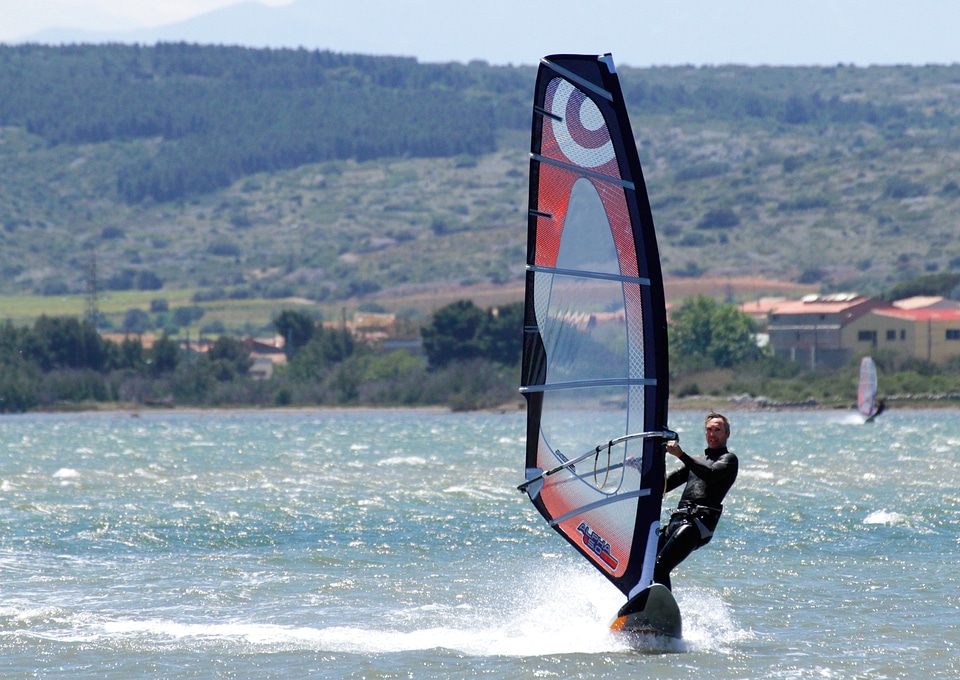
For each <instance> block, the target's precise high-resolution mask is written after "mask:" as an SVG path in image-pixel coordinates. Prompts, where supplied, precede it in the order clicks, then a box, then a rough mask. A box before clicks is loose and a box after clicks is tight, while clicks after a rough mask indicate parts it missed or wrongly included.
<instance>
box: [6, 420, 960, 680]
mask: <svg viewBox="0 0 960 680" xmlns="http://www.w3.org/2000/svg"><path fill="white" fill-rule="evenodd" d="M731 415H732V418H733V435H732V437H731V439H730V446H731V449H733V450H734V451H736V452H737V453H738V454H739V456H740V459H741V474H740V479H739V480H738V482H737V484H736V486H735V487H734V489H733V491H732V492H731V495H730V497H729V500H728V503H727V511H726V514H725V517H724V519H723V521H722V522H721V525H720V529H719V530H718V533H717V537H716V538H715V539H714V541H713V543H711V544H710V545H709V546H707V547H706V548H704V549H703V550H701V551H698V552H697V553H695V554H694V555H693V556H692V557H691V558H690V559H689V560H687V562H685V563H684V564H683V565H681V567H680V568H678V569H677V571H675V572H674V588H675V593H676V595H677V599H678V601H679V603H680V607H681V610H682V611H683V613H684V626H685V637H686V640H685V642H684V646H683V648H682V650H681V653H676V654H652V653H642V652H638V651H637V650H634V649H631V648H629V647H628V646H626V645H624V644H623V642H622V641H621V640H620V639H618V638H617V637H615V636H613V635H611V634H609V633H608V631H607V624H608V623H609V621H610V619H611V618H612V617H613V615H614V614H615V612H616V610H617V609H618V608H619V607H620V605H621V604H623V601H624V598H623V596H621V595H620V593H619V592H618V591H617V590H616V589H615V588H613V586H611V585H609V584H608V583H607V581H606V580H605V579H603V578H602V577H601V576H600V575H599V574H598V573H597V572H595V571H594V570H593V569H592V568H591V567H589V566H588V565H587V564H586V563H585V562H583V561H582V560H581V559H580V558H579V557H578V556H576V555H575V554H574V553H573V550H572V549H571V548H569V547H568V546H567V545H566V544H565V543H564V542H563V541H562V540H561V539H560V538H559V536H557V535H556V534H554V533H553V531H552V530H550V529H549V528H548V527H547V526H546V524H545V523H544V522H543V521H542V519H541V518H540V517H539V515H537V513H536V512H535V510H534V509H533V507H532V506H531V505H530V504H529V503H528V502H527V500H526V497H525V496H523V495H521V494H520V493H518V492H517V491H516V490H515V488H514V487H515V485H516V484H517V483H519V482H520V481H521V479H522V451H523V441H522V438H523V429H524V428H523V416H522V415H520V414H508V415H496V414H466V415H462V414H443V413H422V412H289V413H284V412H267V413H215V414H214V413H211V414H192V413H178V412H163V413H144V414H142V415H140V416H139V417H132V416H131V415H130V414H123V413H113V414H79V415H78V414H72V415H25V416H4V417H2V418H0V676H2V677H3V678H32V677H43V678H61V677H62V678H134V677H136V678H140V677H156V678H194V677H195V678H462V677H480V676H482V677H489V678H636V677H660V678H710V679H714V680H716V679H724V678H761V677H762V678H844V679H846V678H956V677H960V567H958V566H957V564H956V555H957V553H958V548H960V417H958V414H957V412H956V411H918V412H897V411H893V412H888V413H885V414H884V415H883V416H882V417H881V418H880V419H879V420H878V422H877V423H875V424H873V425H870V426H867V425H864V424H863V423H862V418H861V417H859V416H858V415H855V414H853V413H844V412H794V413H760V414H758V413H733V414H731ZM701 418H702V415H701V414H696V413H689V414H688V413H679V414H676V415H674V416H673V417H672V420H671V424H672V426H673V427H674V428H676V429H678V430H679V431H680V433H681V437H682V440H683V442H684V444H685V445H686V447H687V448H688V450H689V449H690V448H691V447H696V446H699V445H700V444H701V442H702V434H701V432H700V431H701ZM670 500H671V501H675V498H671V499H670Z"/></svg>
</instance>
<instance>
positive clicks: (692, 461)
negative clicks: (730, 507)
mask: <svg viewBox="0 0 960 680" xmlns="http://www.w3.org/2000/svg"><path fill="white" fill-rule="evenodd" d="M680 461H681V462H682V463H683V467H682V468H680V469H678V470H674V471H673V472H671V473H670V474H669V475H668V476H667V488H666V490H667V491H671V490H673V489H676V488H677V487H678V486H680V485H681V484H683V483H684V482H686V484H687V485H686V487H684V489H683V495H681V496H680V503H679V504H678V505H677V510H676V512H674V513H673V515H671V517H670V522H669V524H667V527H666V529H664V530H663V532H662V533H661V534H660V542H659V545H658V547H657V565H656V567H655V568H654V571H653V580H654V581H656V582H657V583H662V584H663V585H665V586H666V587H667V588H669V587H670V572H671V571H672V570H673V568H674V567H676V566H677V565H678V564H680V563H681V562H682V561H683V560H684V559H686V557H687V556H688V555H689V554H690V553H692V552H693V551H694V550H696V549H697V548H700V547H702V546H705V545H706V544H707V543H708V542H709V541H710V539H711V538H712V537H713V532H714V530H715V529H716V528H717V522H719V521H720V514H721V513H722V512H723V497H724V496H726V495H727V491H729V490H730V487H731V486H733V482H734V480H736V478H737V469H738V466H739V463H738V461H737V457H736V456H735V455H734V454H732V453H730V452H729V451H727V449H726V447H724V448H722V449H706V450H705V451H704V455H703V456H702V457H700V456H697V457H694V456H689V455H687V454H686V453H684V454H682V455H681V456H680Z"/></svg>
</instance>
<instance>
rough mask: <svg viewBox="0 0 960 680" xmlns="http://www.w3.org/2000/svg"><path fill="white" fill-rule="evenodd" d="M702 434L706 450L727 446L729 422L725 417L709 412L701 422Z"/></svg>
mask: <svg viewBox="0 0 960 680" xmlns="http://www.w3.org/2000/svg"><path fill="white" fill-rule="evenodd" d="M703 428H704V433H705V435H706V438H707V448H710V449H722V448H723V447H725V446H726V445H727V439H728V438H729V437H730V421H729V420H727V417H726V416H723V415H720V414H719V413H717V412H715V411H710V413H708V414H707V417H706V418H705V419H704V421H703Z"/></svg>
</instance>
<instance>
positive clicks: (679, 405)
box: [0, 395, 960, 419]
mask: <svg viewBox="0 0 960 680" xmlns="http://www.w3.org/2000/svg"><path fill="white" fill-rule="evenodd" d="M886 403H887V409H888V410H901V411H920V410H927V411H939V410H960V396H958V395H916V396H899V395H895V396H892V397H887V398H886ZM668 410H669V411H675V412H691V411H702V412H704V413H706V412H709V411H719V412H724V411H729V412H740V413H743V412H755V413H763V412H768V413H777V412H786V411H850V412H853V413H856V412H857V404H856V401H850V402H839V401H837V402H817V401H815V400H808V401H797V402H792V401H791V402H776V401H771V400H766V399H763V398H759V399H758V398H754V397H749V396H746V395H741V396H714V397H708V396H702V395H698V396H691V397H673V398H671V399H670V401H669V404H668ZM362 412H370V413H422V414H458V413H489V414H501V415H509V414H513V413H516V414H524V413H525V412H526V404H525V402H524V401H523V400H517V401H510V402H506V403H503V404H500V405H497V406H490V407H487V408H480V409H474V410H468V411H458V410H454V409H453V408H451V407H449V406H437V405H423V406H379V405H373V404H367V405H363V404H359V405H355V406H320V405H317V406H251V405H239V406H209V407H208V406H197V405H183V406H178V405H176V404H164V405H144V404H129V403H119V402H95V403H93V402H83V403H78V404H59V405H56V406H52V407H48V408H40V409H31V410H29V411H25V412H21V413H0V419H2V417H3V416H5V415H11V416H16V415H33V414H47V413H49V414H63V413H77V414H80V413H103V414H109V413H117V414H125V415H129V416H131V417H137V416H139V415H140V414H146V413H191V414H192V413H196V414H211V415H220V414H224V415H225V414H236V413H362Z"/></svg>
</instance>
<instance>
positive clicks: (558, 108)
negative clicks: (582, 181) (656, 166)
mask: <svg viewBox="0 0 960 680" xmlns="http://www.w3.org/2000/svg"><path fill="white" fill-rule="evenodd" d="M553 84H556V87H555V90H554V93H553V105H552V106H551V107H550V110H551V111H552V112H553V113H554V114H556V115H559V116H560V117H561V118H562V119H563V120H559V121H558V120H553V119H549V120H550V123H551V125H552V126H553V136H554V137H555V138H556V140H557V144H558V145H559V146H560V150H561V151H562V152H563V154H564V155H565V156H566V157H567V158H568V159H569V160H570V162H571V163H574V164H575V165H579V166H581V167H584V168H598V167H600V166H601V165H603V164H605V163H609V162H610V161H611V160H613V158H614V152H613V142H612V141H611V140H610V134H609V133H608V132H607V125H606V123H605V122H604V120H603V114H602V113H600V109H598V108H597V105H596V104H594V103H593V101H592V100H591V99H590V98H589V97H587V96H586V95H585V94H583V92H581V91H580V90H578V89H577V88H575V87H574V86H573V85H571V84H570V83H569V82H567V81H566V80H563V79H560V78H557V79H556V80H554V81H553V83H551V85H553Z"/></svg>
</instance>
